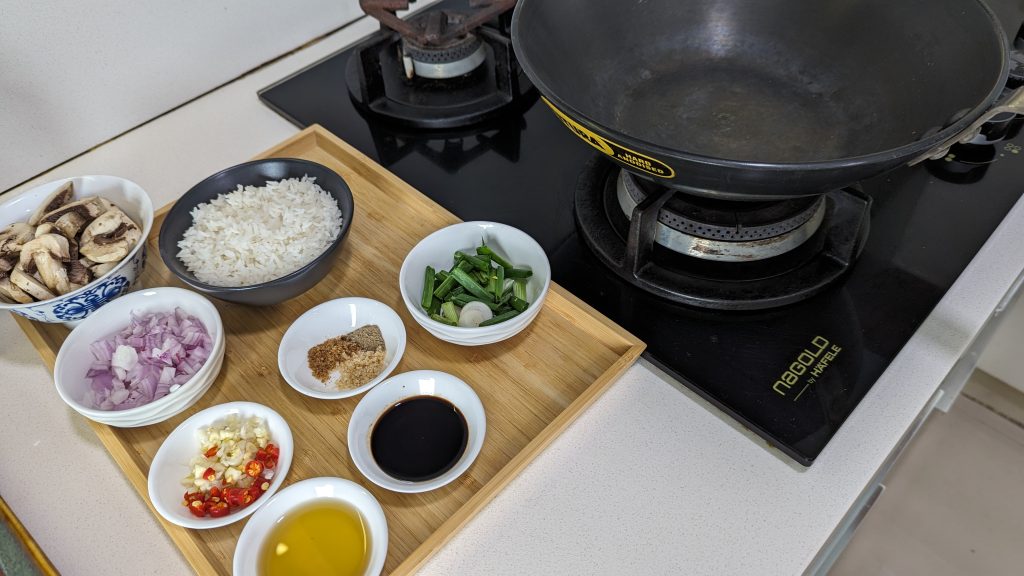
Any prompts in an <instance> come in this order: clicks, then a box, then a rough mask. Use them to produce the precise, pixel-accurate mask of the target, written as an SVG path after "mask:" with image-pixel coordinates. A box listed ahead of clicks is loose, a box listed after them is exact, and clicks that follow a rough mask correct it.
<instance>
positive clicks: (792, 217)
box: [616, 170, 825, 262]
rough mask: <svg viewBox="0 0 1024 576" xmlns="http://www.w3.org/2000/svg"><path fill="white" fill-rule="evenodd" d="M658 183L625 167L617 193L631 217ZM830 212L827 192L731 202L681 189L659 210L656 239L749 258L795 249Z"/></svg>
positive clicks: (728, 258)
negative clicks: (827, 206) (776, 200)
mask: <svg viewBox="0 0 1024 576" xmlns="http://www.w3.org/2000/svg"><path fill="white" fill-rule="evenodd" d="M661 191H663V188H660V187H657V186H653V185H651V184H649V183H647V182H646V181H644V180H642V179H641V178H640V177H638V176H636V175H634V174H633V173H631V172H628V171H626V170H621V171H620V172H619V177H618V179H617V182H616V198H617V200H618V203H619V206H620V207H621V208H622V212H623V214H624V215H625V216H626V218H627V219H628V218H630V217H631V216H632V214H633V210H634V209H635V208H636V206H637V205H638V204H640V203H641V202H643V200H644V199H645V198H646V197H647V196H648V195H649V194H651V193H653V194H658V193H660V192H661ZM824 218H825V197H824V196H812V197H807V198H796V199H792V200H783V201H779V202H730V201H725V200H714V199H710V198H703V197H698V196H692V195H688V194H685V193H682V192H680V193H677V194H675V195H674V196H673V197H672V198H670V199H669V200H668V201H666V202H665V205H664V206H662V208H661V212H660V213H659V214H658V226H657V228H658V229H657V232H656V236H655V241H656V242H657V243H658V244H660V245H662V246H664V247H666V248H668V249H669V250H673V251H675V252H679V253H680V254H686V255H688V256H692V257H694V258H701V259H704V260H716V261H721V262H748V261H752V260H765V259H767V258H773V257H775V256H779V255H781V254H785V253H786V252H789V251H791V250H794V249H795V248H797V247H798V246H800V245H801V244H803V243H804V242H806V241H807V240H808V239H809V238H810V237H811V236H813V235H814V233H815V232H817V231H818V228H819V227H820V226H821V223H822V221H823V220H824Z"/></svg>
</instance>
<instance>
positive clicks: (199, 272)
mask: <svg viewBox="0 0 1024 576" xmlns="http://www.w3.org/2000/svg"><path fill="white" fill-rule="evenodd" d="M314 180H316V179H315V178H310V177H308V176H304V177H303V178H302V179H301V180H299V179H298V178H291V179H288V180H282V181H280V182H267V185H266V186H259V187H257V186H246V187H245V188H243V187H242V186H241V185H239V186H238V189H237V190H235V191H234V192H230V193H227V194H221V195H219V196H217V197H216V198H214V199H213V200H211V201H209V202H205V203H203V204H200V205H198V206H196V207H195V208H193V209H192V227H191V228H189V229H188V230H186V231H185V235H184V236H183V237H182V239H181V241H179V242H178V248H179V249H180V251H179V252H178V259H180V260H181V262H182V263H183V264H185V266H186V267H187V268H188V270H189V272H192V273H193V274H195V276H196V278H198V279H199V280H200V281H202V282H205V283H207V284H213V285H214V286H250V285H252V284H259V283H261V282H268V281H270V280H274V279H275V278H280V277H282V276H285V275H287V274H290V273H292V272H294V271H296V270H298V269H299V268H302V267H303V266H305V265H306V264H309V263H310V262H311V261H313V259H314V258H316V257H317V256H319V255H320V254H322V253H323V252H324V250H326V249H327V247H328V246H330V245H331V243H332V242H334V240H335V239H336V238H337V237H338V234H340V233H341V222H342V215H341V210H340V209H339V208H338V203H337V202H336V201H335V200H334V197H333V196H331V195H330V193H328V192H326V191H324V189H323V188H321V187H320V186H317V185H316V183H315V182H314Z"/></svg>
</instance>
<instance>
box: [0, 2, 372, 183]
mask: <svg viewBox="0 0 1024 576" xmlns="http://www.w3.org/2000/svg"><path fill="white" fill-rule="evenodd" d="M360 14H361V12H360V11H359V7H358V1H357V0H164V1H157V0H137V1H124V0H35V1H33V0H0V191H3V190H7V189H9V188H11V187H13V186H14V185H15V184H17V183H19V182H21V181H23V180H25V179H27V178H29V177H31V176H33V175H35V174H38V173H39V172H42V171H44V170H46V169H48V168H50V167H52V166H54V165H56V164H58V163H60V162H63V161H64V160H67V159H68V158H71V157H72V156H74V155H76V154H79V153H81V152H83V151H85V150H88V149H89V148H91V147H93V146H95V145H96V144H99V143H100V142H103V141H104V140H106V139H108V138H111V137H113V136H115V135H117V134H119V133H121V132H124V131H125V130H127V129H129V128H132V127H133V126H136V125H138V124H140V123H142V122H145V121H146V120H149V119H151V118H153V117H155V116H157V115H159V114H161V113H163V112H165V111H167V110H169V109H171V108H174V107H175V106H177V105H179V104H182V103H183V102H186V101H188V100H190V99H192V98H194V97H195V96H198V95H199V94H202V93H203V92H205V91H207V90H209V89H211V88H213V87H215V86H218V85H219V84H221V83H223V82H225V81H227V80H230V79H232V78H234V77H236V76H238V75H239V74H241V73H243V72H245V71H247V70H250V69H252V68H254V67H256V66H258V65H260V64H262V63H263V62H266V61H268V60H270V59H272V58H274V57H276V56H279V55H281V54H284V53H286V52H288V51H290V50H292V49H294V48H297V47H299V46H301V45H303V44H305V43H306V42H308V41H309V40H311V39H313V38H315V37H317V36H319V35H321V34H324V33H325V32H328V31H330V30H332V29H334V28H337V27H338V26H340V25H342V24H344V23H346V22H348V21H351V20H353V19H355V18H356V17H358V16H359V15H360ZM252 97H253V98H256V94H253V95H252Z"/></svg>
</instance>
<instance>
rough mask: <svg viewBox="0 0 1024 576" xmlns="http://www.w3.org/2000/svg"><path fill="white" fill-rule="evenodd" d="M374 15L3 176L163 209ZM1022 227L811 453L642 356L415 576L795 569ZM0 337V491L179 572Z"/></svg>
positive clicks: (984, 297)
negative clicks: (79, 150)
mask: <svg viewBox="0 0 1024 576" xmlns="http://www.w3.org/2000/svg"><path fill="white" fill-rule="evenodd" d="M374 29H375V25H374V24H372V23H370V22H368V21H366V20H365V19H364V20H362V21H359V22H356V23H355V24H353V25H351V26H349V27H347V28H345V29H343V30H341V31H339V32H337V33H335V34H333V35H332V36H330V37H328V38H327V39H325V40H323V41H320V42H318V43H316V44H314V45H312V46H310V47H307V48H305V49H304V50H302V51H300V52H297V53H295V54H292V55H290V56H288V57H286V58H284V59H282V60H280V61H278V62H276V63H274V64H272V65H270V66H267V67H264V68H262V69H260V70H258V71H256V72H254V73H252V74H250V75H248V76H245V77H243V78H241V79H239V80H237V81H235V82H233V83H231V84H229V85H226V86H224V87H222V88H220V89H218V90H216V91H214V92H212V93H209V94H207V95H205V96H203V97H202V98H199V99H198V100H195V101H193V102H191V103H189V104H187V105H185V106H183V107H181V108H179V109H177V110H175V111H174V112H172V113H170V114H167V115H165V116H163V117H160V118H158V119H156V120H154V121H152V122H150V123H148V124H146V125H144V126H142V127H140V128H138V129H136V130H134V131H132V132H129V133H127V134H125V135H123V136H121V137H119V138H117V139H115V140H113V141H111V142H108V143H106V144H104V145H102V146H100V147H98V148H96V149H94V150H92V151H90V152H89V153H87V154H85V155H83V156H81V157H78V158H76V159H74V160H72V161H70V162H68V163H66V164H64V165H62V166H59V167H58V168H56V169H54V170H52V171H51V172H49V173H47V174H45V175H44V176H42V177H40V178H38V179H36V180H34V181H33V182H30V183H28V184H26V185H25V186H22V187H20V188H19V190H20V189H25V188H27V187H30V186H32V185H35V184H38V183H42V182H45V181H49V180H53V179H57V178H63V177H66V176H72V175H82V174H96V173H105V174H116V175H119V176H124V177H126V178H129V179H132V180H134V181H136V182H138V183H139V184H140V185H142V186H143V188H145V189H146V190H147V191H148V192H149V193H150V195H151V196H152V197H153V203H154V205H156V206H161V205H164V204H166V203H168V202H170V201H172V200H173V199H175V198H176V197H177V196H178V195H180V194H182V193H183V192H184V191H185V190H187V189H188V188H189V187H191V186H192V185H193V184H194V183H196V182H198V181H199V180H201V179H203V178H205V177H206V176H208V175H209V174H212V173H214V172H216V171H218V170H220V169H222V168H224V167H227V166H230V165H233V164H236V163H239V162H242V161H244V160H247V159H248V158H250V157H251V156H253V155H255V154H257V153H259V152H261V151H262V150H264V149H267V148H269V147H271V146H272V145H274V144H275V143H277V142H279V141H281V140H283V139H285V138H286V137H288V136H290V135H292V134H294V133H295V132H296V129H295V127H294V126H292V125H291V124H289V123H288V122H286V121H285V120H284V119H282V118H281V117H280V116H278V115H277V114H275V113H274V112H272V111H271V110H270V109H268V108H266V107H265V106H263V105H262V104H261V103H260V102H259V100H258V99H257V97H256V91H257V90H258V89H260V88H262V87H264V86H266V85H268V84H270V83H272V82H273V81H276V80H278V79H280V78H282V77H284V76H286V75H288V74H290V73H291V72H293V71H295V70H297V69H299V68H301V67H303V66H305V65H307V64H309V63H311V62H313V61H315V60H317V59H319V58H321V57H323V56H325V55H327V54H329V53H331V52H334V51H335V50H337V49H338V48H341V47H343V46H345V45H347V44H349V43H351V42H352V41H354V40H356V39H358V38H360V37H362V36H364V35H366V34H368V33H369V32H371V31H373V30H374ZM1022 232H1024V204H1022V203H1018V204H1017V206H1016V207H1015V208H1014V210H1013V211H1012V212H1011V213H1010V214H1009V216H1007V218H1006V220H1005V221H1004V222H1003V224H1002V226H1001V227H1000V228H999V229H998V230H997V231H996V232H995V234H993V236H992V238H991V239H990V240H989V241H988V243H987V244H986V246H985V248H984V249H983V250H982V251H981V253H980V254H979V255H978V256H977V257H976V258H975V260H974V261H973V262H972V263H971V265H970V266H969V267H968V269H967V271H966V272H965V273H964V274H963V276H962V277H961V278H960V279H959V280H958V281H957V283H956V284H955V285H954V286H953V288H952V289H951V290H950V291H949V293H948V294H947V295H946V297H945V298H944V299H943V300H942V302H941V303H940V304H939V306H938V307H937V308H936V310H935V311H934V312H933V313H932V315H931V316H930V317H929V318H928V320H927V322H926V323H925V324H924V325H923V326H922V328H921V329H920V330H918V332H917V333H916V334H915V335H914V337H913V338H912V339H911V341H910V342H909V343H908V344H907V346H906V347H905V348H904V350H903V351H902V352H901V353H900V355H899V356H898V357H897V358H896V360H895V361H894V362H893V364H892V365H891V366H890V367H889V369H888V370H887V371H886V372H885V374H884V375H883V376H882V378H881V379H880V380H879V381H878V383H876V384H875V386H874V387H873V388H872V389H871V391H870V393H869V394H868V395H867V397H866V398H865V399H864V400H863V401H862V402H861V403H860V405H859V406H858V407H857V409H856V411H855V412H854V413H853V415H852V416H851V417H850V418H849V420H848V421H847V423H846V424H845V425H844V426H843V428H842V429H841V430H840V431H839V433H838V434H837V435H836V436H835V438H834V439H833V440H832V442H831V443H830V444H829V446H828V447H827V448H826V449H825V451H824V452H823V453H822V454H821V456H820V457H819V458H818V460H817V462H816V463H815V464H814V466H812V467H811V468H809V469H804V468H801V467H799V466H797V465H796V464H793V463H791V462H790V461H788V460H786V459H785V458H784V457H781V456H779V455H778V454H777V453H775V452H772V451H770V450H768V449H766V447H765V443H764V442H763V441H761V440H759V439H757V438H756V437H755V436H753V435H752V434H750V433H748V432H746V431H745V430H743V429H742V428H741V427H740V426H739V425H738V424H736V423H734V422H733V421H732V420H730V419H729V418H727V417H725V416H724V415H722V414H721V413H720V412H718V411H717V410H715V409H713V408H711V407H710V406H709V405H708V404H707V403H705V402H704V401H703V400H701V399H699V398H698V397H697V396H696V395H694V394H693V393H691V392H689V391H686V390H683V389H682V387H681V386H680V385H679V384H678V383H675V382H673V381H672V380H671V379H670V378H668V377H667V376H665V375H664V374H662V373H661V372H659V371H658V370H657V369H656V368H653V367H652V366H651V365H650V364H648V363H646V362H644V361H641V362H640V363H639V364H637V365H636V366H633V367H632V368H630V369H629V370H628V371H627V372H626V374H625V375H624V376H623V377H622V378H621V379H620V380H619V381H618V382H617V383H616V384H614V385H613V386H612V387H611V389H610V390H609V391H608V392H607V393H606V394H605V395H604V396H603V397H601V398H600V399H599V400H598V401H597V402H596V404H595V405H594V406H593V407H592V408H591V409H589V410H588V411H587V412H586V413H584V414H583V415H582V416H581V417H580V418H579V419H578V420H577V421H576V422H575V423H574V424H573V425H572V426H571V427H570V428H569V429H568V430H567V431H566V432H565V433H564V434H563V435H562V436H561V437H559V438H558V439H556V440H555V441H554V443H553V444H552V445H551V447H550V448H548V449H547V450H546V451H545V452H544V453H543V454H542V455H541V456H540V457H538V458H537V459H536V460H535V461H534V462H533V463H532V464H531V465H530V466H529V467H528V468H527V469H526V470H525V471H524V472H523V473H522V474H521V475H520V476H519V477H518V478H516V479H515V480H514V481H513V482H512V483H511V484H510V485H509V486H508V487H507V488H506V489H505V490H504V491H503V492H502V493H501V494H499V495H498V497H497V498H495V500H494V501H493V502H492V503H491V504H490V505H489V506H487V508H486V509H485V510H484V511H483V512H482V513H481V514H480V515H479V516H477V518H475V519H474V520H473V521H472V522H471V523H470V524H469V525H468V526H467V527H466V528H465V529H464V530H463V531H462V532H461V533H459V534H458V535H457V536H456V537H455V538H454V539H453V540H452V541H451V542H450V543H449V544H447V545H446V546H445V547H444V548H443V549H442V550H440V551H439V553H438V554H437V555H436V556H435V557H434V558H433V559H432V560H431V561H430V563H429V564H427V565H426V567H425V568H424V569H423V571H422V573H423V574H488V575H497V574H616V575H621V574H681V573H687V574H710V573H714V574H758V575H765V574H787V575H788V574H799V573H800V572H802V571H803V570H804V568H805V567H806V566H807V565H808V563H810V562H811V560H812V559H813V558H814V556H815V554H816V553H817V552H818V550H819V548H820V547H821V546H822V544H823V543H824V542H825V541H826V539H827V538H828V537H829V535H830V534H831V533H832V531H833V529H834V528H835V527H836V525H837V524H838V523H839V522H840V520H841V519H842V518H843V515H844V514H845V513H846V512H847V510H848V509H849V508H850V506H851V504H852V503H853V502H854V500H855V499H856V498H857V497H858V495H859V494H860V493H861V491H862V490H863V489H864V488H865V486H866V485H867V484H868V483H869V482H870V479H871V477H872V475H873V474H874V473H875V472H876V470H878V468H879V466H880V465H881V464H882V462H883V461H884V460H885V458H886V456H887V455H889V453H890V452H891V451H892V450H893V448H894V446H895V445H896V444H897V442H898V440H899V439H900V437H901V436H902V435H903V434H904V432H906V431H907V429H908V428H909V427H910V425H911V423H912V422H913V420H914V418H915V417H916V416H917V415H918V413H919V412H921V410H922V408H923V407H924V406H925V405H926V403H927V401H928V399H929V398H930V397H931V396H932V394H933V393H934V392H935V390H936V388H937V386H938V385H939V383H940V382H941V381H942V379H943V377H944V376H945V375H946V374H947V372H949V370H950V368H951V367H952V366H953V364H954V363H955V362H956V361H957V359H958V358H959V357H960V356H961V355H962V354H963V353H964V350H965V349H966V348H967V347H968V345H969V344H970V343H971V341H972V340H973V338H974V337H975V335H976V334H977V333H978V331H979V330H980V329H981V328H982V326H983V324H984V323H985V321H986V320H987V318H988V317H989V315H990V314H991V312H992V311H993V309H994V308H995V307H996V305H997V304H998V302H999V300H1000V299H1001V298H1002V297H1003V295H1004V294H1005V293H1006V291H1007V289H1008V288H1009V287H1010V286H1011V284H1012V282H1013V280H1014V278H1015V277H1016V276H1017V274H1018V272H1019V271H1020V270H1022V269H1024V251H1022V250H1020V249H1019V238H1020V237H1021V234H1022ZM0 339H2V341H3V342H4V346H3V347H2V349H0V373H2V374H3V375H4V376H5V378H4V380H3V382H2V384H0V407H2V408H0V410H2V418H0V439H2V441H0V494H2V495H3V497H4V499H6V500H7V501H8V503H10V505H11V507H12V508H13V509H14V511H15V513H16V514H18V516H19V517H20V518H21V519H22V521H23V522H24V523H25V525H26V526H27V528H28V529H29V531H31V532H32V534H33V535H34V536H35V538H36V539H37V540H38V541H39V543H40V545H41V546H42V547H43V549H44V550H45V551H46V553H47V554H48V555H49V557H50V558H51V560H53V562H54V563H55V564H56V566H57V568H58V569H61V570H62V571H64V572H66V573H73V574H83V575H84V574H97V575H99V574H102V575H107V574H123V573H133V574H182V573H187V572H188V571H189V568H188V565H187V564H186V563H185V561H184V559H183V558H182V556H181V555H180V554H179V553H178V552H177V550H176V548H175V547H174V546H173V544H172V543H171V541H170V540H169V538H167V536H166V535H165V534H164V532H163V529H162V528H160V526H159V524H158V523H157V522H156V520H155V519H154V518H152V517H151V516H150V513H149V512H148V511H147V509H146V508H145V505H144V503H143V501H142V499H141V498H140V497H139V496H138V494H136V492H135V491H134V489H132V488H131V486H129V484H128V483H127V481H125V480H124V478H123V476H122V474H121V472H120V470H119V469H118V468H117V466H116V465H115V464H114V462H113V460H112V459H110V457H109V456H107V454H106V452H105V450H104V449H103V447H102V446H101V445H100V444H99V442H98V440H97V439H96V438H95V437H94V435H93V433H92V432H91V430H90V429H89V428H88V426H87V425H86V424H85V422H84V420H83V419H82V418H81V417H80V416H78V415H77V414H75V413H74V412H72V411H71V410H70V409H68V408H67V407H65V405H64V404H63V403H62V402H61V400H60V398H59V397H58V396H57V394H56V393H55V391H54V390H53V386H52V380H51V378H50V375H49V373H48V372H47V371H46V369H45V368H44V367H43V365H42V363H41V361H40V360H39V358H38V356H37V354H36V352H35V350H34V349H33V348H32V346H31V345H30V344H29V343H28V342H27V340H26V339H25V338H24V337H23V335H22V333H21V332H20V330H19V329H18V327H17V326H16V325H15V323H14V321H13V320H12V319H11V318H10V317H9V316H8V315H0ZM722 377H723V378H728V374H727V373H723V375H722ZM140 552H142V553H140Z"/></svg>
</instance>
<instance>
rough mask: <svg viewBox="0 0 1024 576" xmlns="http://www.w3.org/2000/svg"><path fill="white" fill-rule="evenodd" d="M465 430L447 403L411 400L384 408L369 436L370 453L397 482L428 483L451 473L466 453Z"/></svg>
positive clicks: (461, 419)
mask: <svg viewBox="0 0 1024 576" xmlns="http://www.w3.org/2000/svg"><path fill="white" fill-rule="evenodd" d="M468 437H469V426H468V425H467V424H466V418H465V416H463V415H462V412H459V409H458V408H456V407H455V405H454V404H452V403H451V402H449V401H447V400H445V399H443V398H438V397H436V396H414V397H412V398H406V399H404V400H402V401H401V402H399V403H397V404H395V405H394V406H392V407H391V408H388V410H387V412H384V414H383V415H382V416H381V417H380V419H378V420H377V423H376V424H375V425H374V427H373V431H372V432H370V453H371V454H373V459H374V460H376V461H377V465H378V466H380V467H381V470H383V471H384V472H385V473H386V474H388V475H389V476H392V477H394V478H397V479H399V480H407V481H410V482H421V481H424V480H431V479H433V478H437V477H438V476H440V475H442V474H444V473H445V472H447V471H449V470H451V469H452V467H453V466H455V464H456V463H457V462H458V461H459V458H461V457H462V453H463V452H465V451H466V441H467V440H468Z"/></svg>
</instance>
